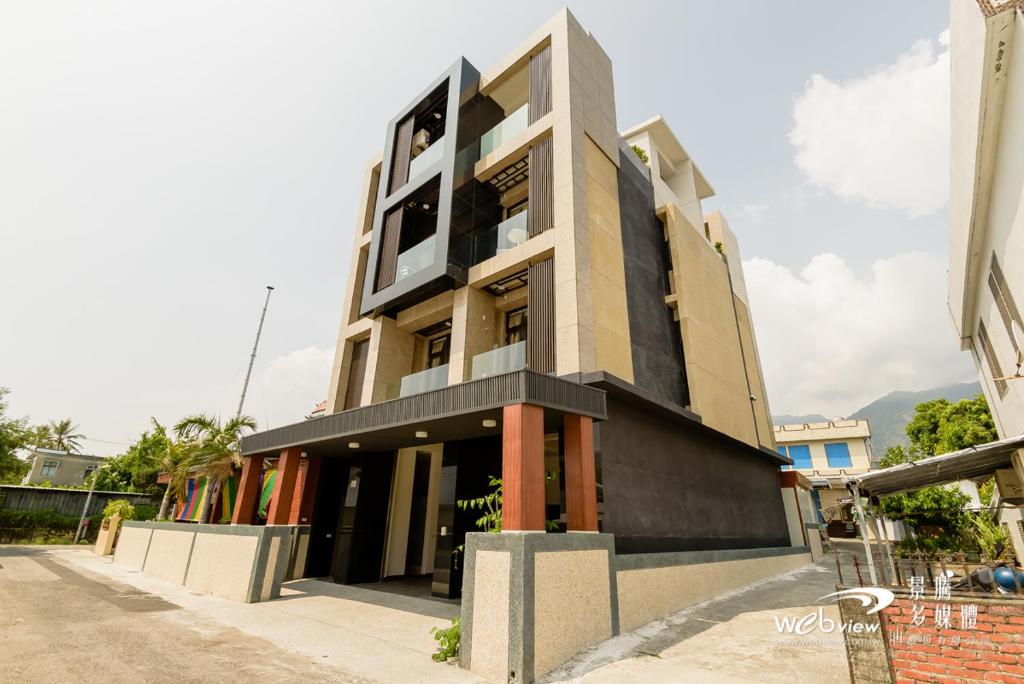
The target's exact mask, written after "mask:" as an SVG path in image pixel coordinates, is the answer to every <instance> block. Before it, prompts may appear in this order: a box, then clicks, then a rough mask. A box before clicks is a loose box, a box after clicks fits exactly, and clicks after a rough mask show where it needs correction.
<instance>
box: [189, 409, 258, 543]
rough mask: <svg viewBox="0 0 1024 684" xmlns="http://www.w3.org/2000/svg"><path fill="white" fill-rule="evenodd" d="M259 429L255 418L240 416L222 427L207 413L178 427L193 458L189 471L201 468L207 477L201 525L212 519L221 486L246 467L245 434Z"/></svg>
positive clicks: (200, 518)
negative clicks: (212, 503) (215, 494)
mask: <svg viewBox="0 0 1024 684" xmlns="http://www.w3.org/2000/svg"><path fill="white" fill-rule="evenodd" d="M255 429H256V420H255V419H254V418H252V417H251V416H236V417H234V418H232V419H230V420H228V421H227V422H225V423H223V424H222V423H221V422H220V419H219V418H217V417H216V416H208V415H206V414H204V413H198V414H195V415H192V416H186V417H185V418H182V419H181V420H180V421H179V422H178V424H177V425H175V426H174V432H175V434H176V435H177V436H178V439H179V440H181V441H184V442H185V443H186V444H187V446H186V450H187V451H188V454H189V456H188V458H187V459H185V461H186V462H187V464H188V465H187V466H184V467H185V469H186V470H187V469H190V468H192V467H197V468H198V473H199V474H200V475H202V476H203V477H205V478H206V488H205V489H204V490H203V499H202V501H200V503H199V506H200V508H199V522H200V523H205V522H206V521H207V519H208V518H209V513H210V510H209V509H210V497H211V495H212V493H213V489H214V487H219V486H220V485H221V483H222V482H224V480H226V479H227V478H228V477H230V476H231V475H232V474H233V473H234V470H235V468H236V467H238V466H241V465H242V457H241V455H240V454H239V450H238V447H239V442H240V441H241V438H242V434H243V433H244V432H245V431H246V430H255ZM179 467H181V466H179Z"/></svg>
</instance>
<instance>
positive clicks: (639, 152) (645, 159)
mask: <svg viewBox="0 0 1024 684" xmlns="http://www.w3.org/2000/svg"><path fill="white" fill-rule="evenodd" d="M630 147H632V148H633V153H634V154H636V156H637V157H639V158H640V161H642V162H643V163H644V164H646V163H647V162H649V161H650V158H649V157H648V156H647V152H646V151H645V150H644V148H642V147H640V146H639V145H630Z"/></svg>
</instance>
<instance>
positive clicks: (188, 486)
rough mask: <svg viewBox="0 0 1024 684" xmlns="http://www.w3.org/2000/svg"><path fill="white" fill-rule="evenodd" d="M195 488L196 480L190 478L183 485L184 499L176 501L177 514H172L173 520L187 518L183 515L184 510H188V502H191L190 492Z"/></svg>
mask: <svg viewBox="0 0 1024 684" xmlns="http://www.w3.org/2000/svg"><path fill="white" fill-rule="evenodd" d="M195 488H196V481H195V480H193V479H191V478H190V479H189V481H188V483H187V484H186V485H185V500H184V501H178V506H177V511H178V512H177V515H175V516H174V519H175V520H178V521H184V520H188V518H187V517H185V512H186V511H188V508H189V504H190V503H191V502H192V494H193V492H194V491H195Z"/></svg>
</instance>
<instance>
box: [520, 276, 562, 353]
mask: <svg viewBox="0 0 1024 684" xmlns="http://www.w3.org/2000/svg"><path fill="white" fill-rule="evenodd" d="M527 306H528V307H529V308H528V309H527V318H526V329H527V333H526V365H527V367H529V368H530V369H531V370H535V371H537V372H538V373H553V372H554V371H555V262H554V261H553V260H552V259H547V260H546V261H542V262H540V263H539V264H530V275H529V279H528V285H527Z"/></svg>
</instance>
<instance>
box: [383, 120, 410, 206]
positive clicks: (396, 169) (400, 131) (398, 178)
mask: <svg viewBox="0 0 1024 684" xmlns="http://www.w3.org/2000/svg"><path fill="white" fill-rule="evenodd" d="M414 123H415V122H414V120H413V117H411V116H410V117H409V118H408V119H406V120H405V121H403V122H402V123H400V124H398V126H397V130H396V131H395V154H394V157H392V162H391V183H390V184H389V185H388V194H389V195H390V194H391V193H393V192H394V191H395V190H398V189H399V188H400V187H402V186H403V185H405V182H406V181H408V180H409V164H411V163H412V129H413V124H414Z"/></svg>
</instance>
